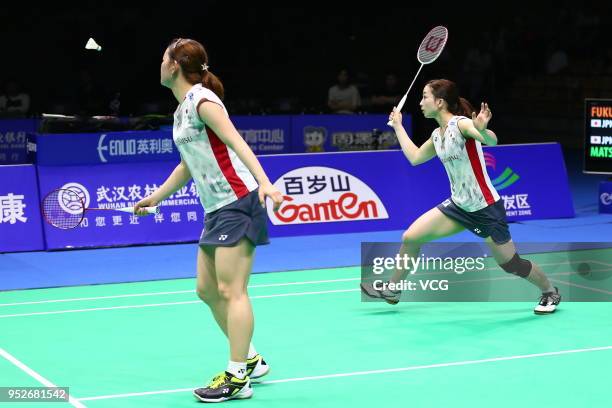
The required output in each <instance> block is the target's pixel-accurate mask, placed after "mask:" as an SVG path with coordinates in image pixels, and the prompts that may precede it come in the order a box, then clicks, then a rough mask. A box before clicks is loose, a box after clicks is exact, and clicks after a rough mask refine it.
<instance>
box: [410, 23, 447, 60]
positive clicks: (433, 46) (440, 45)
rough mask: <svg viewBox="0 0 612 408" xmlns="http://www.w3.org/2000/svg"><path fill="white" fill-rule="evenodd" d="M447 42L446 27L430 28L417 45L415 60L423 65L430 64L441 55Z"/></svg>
mask: <svg viewBox="0 0 612 408" xmlns="http://www.w3.org/2000/svg"><path fill="white" fill-rule="evenodd" d="M447 41H448V29H447V28H446V27H444V26H436V27H434V28H432V29H431V30H429V32H428V33H427V35H426V36H425V38H423V41H421V45H419V49H418V50H417V60H419V62H420V63H421V64H423V65H427V64H431V63H432V62H434V61H435V60H437V59H438V57H439V56H440V54H442V51H444V46H445V45H446V42H447Z"/></svg>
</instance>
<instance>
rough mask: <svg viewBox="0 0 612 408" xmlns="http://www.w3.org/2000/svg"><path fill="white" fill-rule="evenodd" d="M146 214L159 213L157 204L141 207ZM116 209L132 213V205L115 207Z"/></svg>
mask: <svg viewBox="0 0 612 408" xmlns="http://www.w3.org/2000/svg"><path fill="white" fill-rule="evenodd" d="M142 209H143V210H145V211H146V212H147V214H159V206H156V207H142ZM117 210H118V211H122V212H125V213H129V214H134V207H125V208H117Z"/></svg>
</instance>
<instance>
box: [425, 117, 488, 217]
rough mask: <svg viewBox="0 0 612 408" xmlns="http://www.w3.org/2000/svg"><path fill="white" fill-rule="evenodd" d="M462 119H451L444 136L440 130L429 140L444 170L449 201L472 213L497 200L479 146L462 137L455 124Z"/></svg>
mask: <svg viewBox="0 0 612 408" xmlns="http://www.w3.org/2000/svg"><path fill="white" fill-rule="evenodd" d="M461 119H466V118H465V116H453V117H452V118H451V120H449V121H448V126H447V127H446V131H445V132H444V135H440V128H437V129H436V130H434V131H433V132H432V134H431V138H432V141H433V144H434V147H435V149H436V154H437V155H438V158H440V161H441V162H442V164H443V165H444V168H445V169H446V173H447V174H448V179H449V181H450V185H451V199H452V200H453V202H454V203H455V204H456V205H457V206H459V207H460V208H461V209H463V210H465V211H468V212H473V211H478V210H481V209H483V208H485V207H486V206H488V205H491V204H493V203H495V202H496V201H497V200H499V194H498V193H497V191H496V190H495V188H494V187H493V184H492V183H491V180H490V179H489V175H488V174H487V168H486V165H485V161H484V156H483V154H482V145H481V144H480V142H479V141H477V140H475V139H472V138H471V137H468V138H466V137H464V136H463V135H462V134H461V131H460V130H459V126H458V122H459V121H460V120H461Z"/></svg>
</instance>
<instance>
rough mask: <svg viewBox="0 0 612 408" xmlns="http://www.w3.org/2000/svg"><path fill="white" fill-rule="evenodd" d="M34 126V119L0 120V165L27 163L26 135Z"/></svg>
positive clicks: (34, 128) (35, 124) (35, 123)
mask: <svg viewBox="0 0 612 408" xmlns="http://www.w3.org/2000/svg"><path fill="white" fill-rule="evenodd" d="M36 126H37V121H36V119H11V120H8V119H7V120H0V164H19V163H26V162H27V154H26V139H27V137H26V135H27V134H28V133H33V132H35V131H36Z"/></svg>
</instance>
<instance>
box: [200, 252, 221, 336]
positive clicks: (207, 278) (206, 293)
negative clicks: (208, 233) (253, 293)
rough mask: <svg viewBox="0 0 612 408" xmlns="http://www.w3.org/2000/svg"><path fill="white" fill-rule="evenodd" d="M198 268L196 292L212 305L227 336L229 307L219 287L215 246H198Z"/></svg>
mask: <svg viewBox="0 0 612 408" xmlns="http://www.w3.org/2000/svg"><path fill="white" fill-rule="evenodd" d="M197 269H198V274H197V285H196V292H197V294H198V297H199V298H200V299H202V301H203V302H204V303H206V304H207V305H208V307H210V310H211V312H212V314H213V316H214V318H215V320H216V321H217V324H218V325H219V327H220V328H221V330H222V331H223V333H224V334H225V335H226V336H227V307H226V302H225V300H224V299H222V298H221V296H220V295H219V291H218V289H217V287H218V283H217V276H216V271H215V248H214V247H212V246H199V247H198V260H197Z"/></svg>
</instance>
